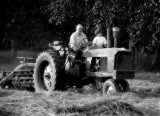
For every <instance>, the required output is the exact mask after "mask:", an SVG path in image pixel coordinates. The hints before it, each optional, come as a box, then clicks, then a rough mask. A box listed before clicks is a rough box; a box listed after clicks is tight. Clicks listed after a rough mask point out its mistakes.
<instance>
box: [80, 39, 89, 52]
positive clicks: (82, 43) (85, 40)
mask: <svg viewBox="0 0 160 116" xmlns="http://www.w3.org/2000/svg"><path fill="white" fill-rule="evenodd" d="M79 46H80V48H81V49H82V50H84V49H86V48H87V46H88V41H87V38H84V39H82V40H81V41H80V42H79Z"/></svg>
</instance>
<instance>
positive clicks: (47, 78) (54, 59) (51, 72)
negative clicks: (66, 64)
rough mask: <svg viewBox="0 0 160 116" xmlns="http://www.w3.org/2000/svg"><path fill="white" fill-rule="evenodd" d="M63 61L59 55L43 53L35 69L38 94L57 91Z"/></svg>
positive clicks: (34, 77)
mask: <svg viewBox="0 0 160 116" xmlns="http://www.w3.org/2000/svg"><path fill="white" fill-rule="evenodd" d="M60 68H61V61H60V59H58V53H57V52H54V51H49V52H48V51H47V52H43V53H41V54H40V55H39V56H38V58H37V60H36V64H35V68H34V74H33V79H34V88H35V91H36V92H37V93H44V92H50V91H53V90H55V89H57V87H58V85H57V81H58V78H60V76H61V75H60Z"/></svg>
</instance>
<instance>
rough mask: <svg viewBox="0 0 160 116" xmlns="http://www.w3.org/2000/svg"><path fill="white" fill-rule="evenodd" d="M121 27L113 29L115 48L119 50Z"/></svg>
mask: <svg viewBox="0 0 160 116" xmlns="http://www.w3.org/2000/svg"><path fill="white" fill-rule="evenodd" d="M119 31H120V29H119V27H113V37H114V47H115V48H117V40H118V36H119Z"/></svg>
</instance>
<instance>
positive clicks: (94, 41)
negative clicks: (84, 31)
mask: <svg viewBox="0 0 160 116" xmlns="http://www.w3.org/2000/svg"><path fill="white" fill-rule="evenodd" d="M96 41H97V39H96V37H95V38H94V39H93V41H92V46H96V43H97V42H96Z"/></svg>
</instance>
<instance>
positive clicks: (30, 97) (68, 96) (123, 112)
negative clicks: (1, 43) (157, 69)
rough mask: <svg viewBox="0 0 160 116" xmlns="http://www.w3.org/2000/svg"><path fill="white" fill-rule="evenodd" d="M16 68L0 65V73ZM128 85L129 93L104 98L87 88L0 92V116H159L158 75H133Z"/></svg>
mask: <svg viewBox="0 0 160 116" xmlns="http://www.w3.org/2000/svg"><path fill="white" fill-rule="evenodd" d="M2 64H3V65H2ZM17 64H19V61H18V60H16V59H15V60H14V61H12V62H10V63H7V62H2V61H1V64H0V72H1V71H2V70H9V71H11V70H12V69H13V68H14V67H15V66H17ZM128 82H129V84H130V88H131V91H130V92H127V93H116V94H113V95H109V96H107V97H103V96H102V95H101V93H100V92H98V91H96V90H94V89H93V88H92V87H91V86H90V85H88V86H84V88H83V91H82V92H81V93H79V92H78V91H77V90H76V89H75V88H72V89H70V90H68V91H63V92H62V91H53V92H52V93H50V94H39V93H33V92H29V91H20V90H0V116H160V84H159V83H160V74H159V73H147V72H141V73H136V76H135V79H134V80H128Z"/></svg>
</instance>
